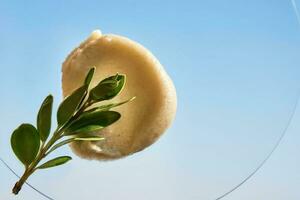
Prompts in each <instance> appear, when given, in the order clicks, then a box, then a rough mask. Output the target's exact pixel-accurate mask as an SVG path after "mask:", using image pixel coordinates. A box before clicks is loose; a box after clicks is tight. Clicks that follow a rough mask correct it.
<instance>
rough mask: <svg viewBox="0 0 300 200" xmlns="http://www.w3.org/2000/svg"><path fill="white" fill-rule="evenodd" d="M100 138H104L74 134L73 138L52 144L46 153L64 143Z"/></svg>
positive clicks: (98, 139) (97, 139) (101, 138)
mask: <svg viewBox="0 0 300 200" xmlns="http://www.w3.org/2000/svg"><path fill="white" fill-rule="evenodd" d="M100 140H104V138H103V137H98V136H81V135H78V136H75V137H73V138H69V139H67V140H63V141H61V142H59V143H57V144H56V145H54V146H53V147H52V148H51V149H50V150H49V152H48V153H47V155H48V154H50V153H51V152H52V151H54V150H55V149H58V148H59V147H62V146H64V145H66V144H69V143H71V142H74V141H100Z"/></svg>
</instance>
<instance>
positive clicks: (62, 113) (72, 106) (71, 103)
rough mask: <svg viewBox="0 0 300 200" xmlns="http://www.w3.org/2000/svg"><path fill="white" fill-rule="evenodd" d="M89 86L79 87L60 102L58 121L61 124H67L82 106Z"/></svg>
mask: <svg viewBox="0 0 300 200" xmlns="http://www.w3.org/2000/svg"><path fill="white" fill-rule="evenodd" d="M87 88H88V87H87V85H84V86H82V87H80V88H78V89H77V90H75V91H74V92H73V93H72V94H71V95H70V96H68V97H66V98H65V100H64V101H63V102H62V103H61V104H60V106H59V108H58V111H57V123H58V125H59V126H61V125H63V124H65V123H66V122H67V121H68V120H69V119H70V118H71V117H72V116H73V115H74V113H75V112H76V110H77V109H78V108H79V107H80V106H81V103H82V102H83V100H84V98H85V96H86V94H87Z"/></svg>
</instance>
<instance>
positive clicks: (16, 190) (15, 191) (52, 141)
mask: <svg viewBox="0 0 300 200" xmlns="http://www.w3.org/2000/svg"><path fill="white" fill-rule="evenodd" d="M91 105H92V103H91V102H89V101H87V102H86V103H85V104H84V105H83V106H82V107H81V108H80V109H79V110H78V111H77V112H76V113H75V115H74V116H73V117H72V118H71V119H70V120H68V122H67V123H66V124H64V125H63V126H61V127H57V129H56V130H55V131H54V133H53V136H52V137H51V138H50V140H49V141H48V142H47V143H46V144H45V143H44V142H43V143H42V144H41V149H40V151H39V153H38V155H37V156H36V158H35V160H34V161H33V162H32V163H31V164H30V165H29V166H27V167H26V169H25V172H24V174H23V175H22V176H21V178H20V180H19V181H18V182H16V184H15V185H14V187H13V189H12V192H13V194H15V195H17V194H18V193H19V192H20V190H21V189H22V186H23V185H24V183H25V182H26V180H27V179H28V178H29V176H30V175H32V174H33V173H34V172H35V170H36V169H37V168H36V167H37V165H38V164H39V163H40V161H41V160H42V159H43V158H45V157H46V155H47V153H48V150H49V149H50V148H51V147H52V145H54V144H55V142H56V141H57V140H59V139H60V138H61V137H62V136H63V133H64V131H65V130H66V129H67V128H68V126H69V125H70V124H71V122H72V121H74V120H75V119H77V118H78V117H79V116H80V115H81V114H82V113H83V112H84V110H85V109H86V108H87V107H89V106H91Z"/></svg>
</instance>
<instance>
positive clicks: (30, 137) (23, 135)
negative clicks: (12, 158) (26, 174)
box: [11, 124, 40, 167]
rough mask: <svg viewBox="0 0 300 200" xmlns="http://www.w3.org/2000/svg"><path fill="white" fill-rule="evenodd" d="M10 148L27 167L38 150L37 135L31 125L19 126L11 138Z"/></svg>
mask: <svg viewBox="0 0 300 200" xmlns="http://www.w3.org/2000/svg"><path fill="white" fill-rule="evenodd" d="M11 147H12V149H13V151H14V153H15V155H16V156H17V157H18V159H19V160H20V161H21V162H22V163H23V164H24V165H25V166H26V167H27V166H28V165H30V164H31V163H32V161H33V160H34V159H35V157H36V156H37V154H38V152H39V149H40V137H39V133H38V131H37V130H36V128H35V127H34V126H32V125H31V124H22V125H20V126H19V127H18V128H17V129H16V130H15V131H14V132H13V134H12V136H11Z"/></svg>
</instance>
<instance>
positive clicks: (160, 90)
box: [62, 31, 177, 160]
mask: <svg viewBox="0 0 300 200" xmlns="http://www.w3.org/2000/svg"><path fill="white" fill-rule="evenodd" d="M92 66H95V67H96V73H95V75H94V79H93V81H92V83H91V87H94V86H96V84H97V83H98V82H99V81H100V80H102V79H104V78H106V77H108V76H111V75H115V74H116V73H120V74H125V75H126V77H127V82H126V85H125V88H124V90H123V91H122V92H121V93H120V94H119V95H118V96H117V97H115V98H114V99H112V100H109V101H105V102H103V103H102V104H104V103H113V102H120V101H124V100H127V99H129V98H131V97H134V96H136V99H135V100H134V101H132V102H129V103H127V104H124V105H122V106H120V107H117V108H115V109H114V110H116V111H118V112H120V113H121V115H122V117H121V118H120V120H119V121H117V122H116V123H114V124H112V125H111V126H109V127H107V128H105V129H103V130H101V131H99V132H97V133H96V134H97V135H101V136H104V137H105V140H103V141H98V142H88V141H84V142H76V143H73V144H71V148H72V150H73V151H74V152H75V153H76V154H77V155H79V156H80V157H82V158H87V159H97V160H110V159H117V158H121V157H124V156H127V155H130V154H133V153H135V152H138V151H141V150H143V149H144V148H146V147H148V146H149V145H151V144H153V143H154V142H155V141H156V140H157V139H158V138H159V137H160V136H161V135H162V134H163V133H164V132H165V131H166V129H167V128H168V127H169V126H170V124H171V122H172V121H173V119H174V117H175V113H176V106H177V99H176V91H175V87H174V85H173V83H172V81H171V79H170V77H169V76H168V75H167V73H166V72H165V70H164V68H163V67H162V65H161V64H160V63H159V61H158V60H157V59H156V58H155V57H154V56H153V55H152V53H151V52H150V51H148V50H147V49H146V48H144V47H143V46H141V45H140V44H138V43H136V42H134V41H132V40H129V39H127V38H125V37H122V36H118V35H112V34H107V35H102V34H101V32H100V31H94V32H93V33H92V34H91V36H90V37H89V38H88V39H87V40H86V41H84V42H83V43H82V44H81V45H80V46H79V47H78V48H76V49H75V50H73V51H72V52H71V54H70V55H69V56H68V57H67V59H66V60H65V62H64V63H63V67H62V72H63V74H62V87H63V95H64V96H67V95H69V94H70V93H71V92H72V91H74V90H75V89H76V88H78V87H79V86H81V84H82V83H83V80H84V77H85V75H86V74H87V72H88V70H89V68H90V67H92Z"/></svg>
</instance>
